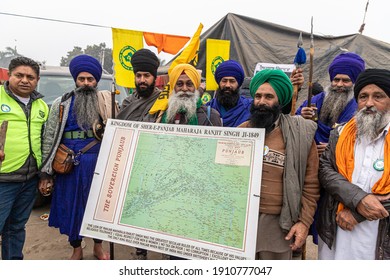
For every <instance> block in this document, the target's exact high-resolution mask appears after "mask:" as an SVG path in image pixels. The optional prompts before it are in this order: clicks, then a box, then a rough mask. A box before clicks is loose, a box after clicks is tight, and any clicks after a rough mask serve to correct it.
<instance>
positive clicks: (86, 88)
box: [75, 86, 97, 95]
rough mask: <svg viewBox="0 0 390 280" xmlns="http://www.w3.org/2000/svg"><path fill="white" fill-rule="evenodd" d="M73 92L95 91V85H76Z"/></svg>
mask: <svg viewBox="0 0 390 280" xmlns="http://www.w3.org/2000/svg"><path fill="white" fill-rule="evenodd" d="M75 92H76V93H79V94H80V93H81V94H86V95H88V94H93V93H96V92H97V90H96V88H95V87H91V86H81V87H78V88H76V89H75Z"/></svg>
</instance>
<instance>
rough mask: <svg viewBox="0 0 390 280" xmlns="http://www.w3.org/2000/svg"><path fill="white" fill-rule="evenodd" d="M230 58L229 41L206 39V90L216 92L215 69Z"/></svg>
mask: <svg viewBox="0 0 390 280" xmlns="http://www.w3.org/2000/svg"><path fill="white" fill-rule="evenodd" d="M229 57H230V41H229V40H218V39H207V40H206V90H216V89H217V88H218V84H217V83H216V82H215V79H214V73H215V69H217V67H218V66H219V65H220V64H221V63H222V62H224V61H225V60H229Z"/></svg>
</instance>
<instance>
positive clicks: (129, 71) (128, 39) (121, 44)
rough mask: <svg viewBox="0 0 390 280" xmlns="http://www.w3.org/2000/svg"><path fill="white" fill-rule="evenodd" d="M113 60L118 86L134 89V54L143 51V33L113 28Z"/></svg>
mask: <svg viewBox="0 0 390 280" xmlns="http://www.w3.org/2000/svg"><path fill="white" fill-rule="evenodd" d="M112 40H113V48H112V58H113V62H114V75H115V81H116V83H117V84H118V85H120V86H123V87H128V88H134V87H135V83H134V73H133V67H132V65H131V57H132V56H133V54H134V53H135V52H136V51H137V50H139V49H142V48H143V46H144V43H143V32H141V31H134V30H126V29H118V28H112Z"/></svg>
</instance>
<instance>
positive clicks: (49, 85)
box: [34, 65, 128, 207]
mask: <svg viewBox="0 0 390 280" xmlns="http://www.w3.org/2000/svg"><path fill="white" fill-rule="evenodd" d="M112 83H113V79H112V75H110V74H107V73H103V75H102V78H101V79H100V81H99V83H98V89H99V90H109V91H111V90H112ZM74 88H75V82H74V80H73V77H72V75H71V74H70V72H69V68H68V67H62V66H46V65H43V66H41V71H40V80H39V82H38V86H37V91H38V92H40V93H41V94H42V95H44V97H43V100H44V101H45V102H46V103H47V104H48V105H49V107H50V106H51V104H52V103H53V101H54V100H55V99H56V98H57V97H59V96H61V95H62V94H64V93H66V92H70V91H72V90H73V89H74ZM116 89H117V90H119V92H120V93H119V94H117V95H115V99H116V101H117V102H118V104H119V105H121V104H122V101H123V100H124V99H125V98H126V97H127V95H128V91H127V90H126V88H124V87H121V86H118V85H116ZM50 199H51V196H48V197H45V196H42V195H41V194H40V193H39V192H38V195H37V198H36V200H35V205H34V207H40V206H42V205H44V204H46V203H47V202H49V201H50Z"/></svg>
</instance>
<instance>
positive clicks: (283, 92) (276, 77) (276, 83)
mask: <svg viewBox="0 0 390 280" xmlns="http://www.w3.org/2000/svg"><path fill="white" fill-rule="evenodd" d="M264 83H269V84H270V85H271V86H272V88H273V89H274V91H275V92H276V95H277V96H278V101H279V104H280V106H281V107H284V106H286V105H287V104H288V103H290V101H291V99H292V94H293V86H292V84H291V81H290V78H289V77H288V76H287V75H286V73H284V72H283V71H282V70H280V69H264V70H261V71H259V72H257V73H256V75H255V76H254V77H253V78H252V80H251V83H250V84H249V91H250V93H251V95H252V97H254V96H255V94H256V91H257V90H258V88H259V87H260V86H261V85H262V84H264Z"/></svg>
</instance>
